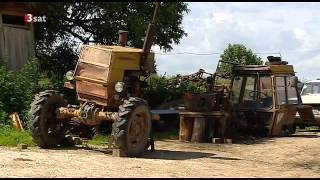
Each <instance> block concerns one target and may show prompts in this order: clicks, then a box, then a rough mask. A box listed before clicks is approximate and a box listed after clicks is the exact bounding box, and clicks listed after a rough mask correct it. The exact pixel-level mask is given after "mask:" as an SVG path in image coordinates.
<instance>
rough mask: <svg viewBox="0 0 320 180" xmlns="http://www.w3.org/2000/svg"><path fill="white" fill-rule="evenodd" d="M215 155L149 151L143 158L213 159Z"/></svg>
mask: <svg viewBox="0 0 320 180" xmlns="http://www.w3.org/2000/svg"><path fill="white" fill-rule="evenodd" d="M214 155H215V154H212V153H203V152H187V151H173V150H155V151H148V152H147V153H146V154H144V155H143V156H141V158H145V159H163V160H187V159H199V158H207V157H212V156H214Z"/></svg>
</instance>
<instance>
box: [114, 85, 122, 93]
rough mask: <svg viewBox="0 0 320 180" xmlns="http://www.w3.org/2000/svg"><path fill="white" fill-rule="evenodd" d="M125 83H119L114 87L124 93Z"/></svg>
mask: <svg viewBox="0 0 320 180" xmlns="http://www.w3.org/2000/svg"><path fill="white" fill-rule="evenodd" d="M123 87H124V83H123V82H117V83H116V85H115V86H114V89H115V90H116V91H117V92H118V93H120V92H122V91H123Z"/></svg>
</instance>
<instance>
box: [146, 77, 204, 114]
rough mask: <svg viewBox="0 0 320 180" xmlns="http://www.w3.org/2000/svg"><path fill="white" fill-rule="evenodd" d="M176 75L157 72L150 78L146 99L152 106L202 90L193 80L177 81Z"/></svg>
mask: <svg viewBox="0 0 320 180" xmlns="http://www.w3.org/2000/svg"><path fill="white" fill-rule="evenodd" d="M175 78H176V77H175V76H172V77H166V76H159V75H156V74H153V75H151V76H150V77H149V78H148V87H147V89H146V91H145V97H144V98H145V99H147V100H148V102H149V105H150V106H151V108H154V107H155V106H158V105H160V104H161V103H163V102H166V101H173V100H178V99H180V98H182V96H183V95H184V93H185V92H192V93H197V92H202V90H203V89H200V88H199V87H197V85H196V84H195V83H193V82H180V83H178V82H176V81H175Z"/></svg>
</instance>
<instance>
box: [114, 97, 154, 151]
mask: <svg viewBox="0 0 320 180" xmlns="http://www.w3.org/2000/svg"><path fill="white" fill-rule="evenodd" d="M150 133H151V112H150V109H149V106H148V104H147V103H146V101H144V100H143V99H141V98H136V97H134V98H133V97H130V98H129V99H128V100H124V103H123V105H120V106H119V114H118V118H117V120H116V121H115V122H114V123H113V124H112V133H111V136H112V141H113V142H112V145H113V148H118V149H120V150H122V151H123V152H124V153H125V154H126V155H127V156H129V157H137V156H140V155H141V154H142V153H143V152H144V151H145V150H147V148H148V146H149V138H150Z"/></svg>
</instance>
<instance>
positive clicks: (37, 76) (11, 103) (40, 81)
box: [0, 59, 54, 126]
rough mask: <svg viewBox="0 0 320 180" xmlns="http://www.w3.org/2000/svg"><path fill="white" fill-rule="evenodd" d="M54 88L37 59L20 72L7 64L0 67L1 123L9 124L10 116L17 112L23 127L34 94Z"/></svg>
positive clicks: (28, 63) (29, 62) (30, 61)
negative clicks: (41, 69)
mask: <svg viewBox="0 0 320 180" xmlns="http://www.w3.org/2000/svg"><path fill="white" fill-rule="evenodd" d="M51 88H54V87H53V86H52V85H51V83H50V80H49V79H48V78H47V77H46V76H45V74H44V73H41V72H40V70H39V64H38V62H37V59H31V60H29V61H28V62H27V63H26V64H25V65H24V67H23V68H22V69H21V70H19V71H12V70H9V69H8V68H7V67H6V64H1V65H0V123H1V124H9V117H8V114H11V113H13V112H17V113H18V114H19V116H20V118H21V120H22V123H23V125H24V126H25V125H26V122H27V113H28V111H29V109H30V104H31V102H32V100H33V97H34V94H36V93H37V92H39V91H42V90H44V89H51Z"/></svg>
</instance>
